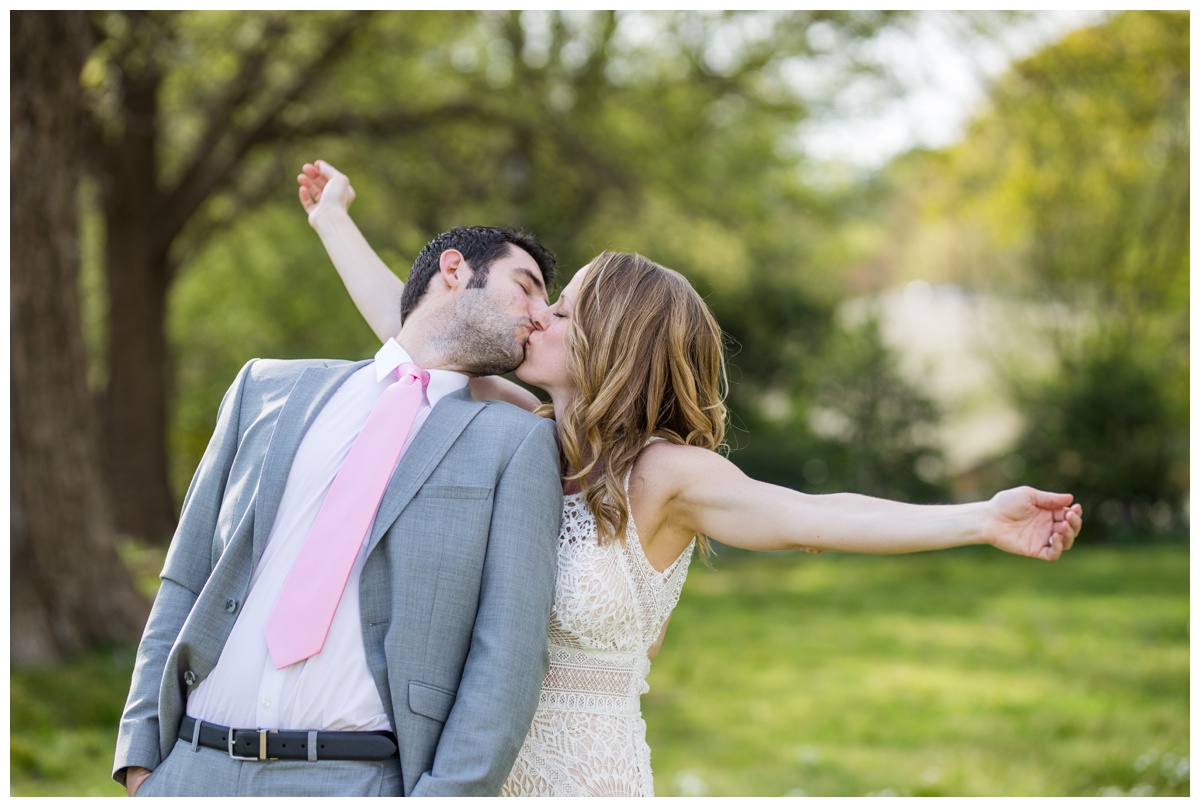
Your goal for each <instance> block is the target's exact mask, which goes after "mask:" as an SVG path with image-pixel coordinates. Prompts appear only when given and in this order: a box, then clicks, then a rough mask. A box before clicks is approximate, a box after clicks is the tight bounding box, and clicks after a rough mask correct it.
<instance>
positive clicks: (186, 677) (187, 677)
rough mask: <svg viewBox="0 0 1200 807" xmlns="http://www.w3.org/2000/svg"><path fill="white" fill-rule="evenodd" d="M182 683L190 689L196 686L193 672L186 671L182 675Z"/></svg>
mask: <svg viewBox="0 0 1200 807" xmlns="http://www.w3.org/2000/svg"><path fill="white" fill-rule="evenodd" d="M183 683H185V684H187V685H188V686H190V687H194V686H195V685H196V674H195V673H194V672H192V671H191V670H188V671H187V672H185V673H184V674H183Z"/></svg>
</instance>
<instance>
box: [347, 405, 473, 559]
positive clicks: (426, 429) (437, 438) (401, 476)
mask: <svg viewBox="0 0 1200 807" xmlns="http://www.w3.org/2000/svg"><path fill="white" fill-rule="evenodd" d="M482 410H483V404H481V403H479V402H478V401H475V400H472V399H471V393H470V391H469V390H468V389H466V388H464V389H462V390H459V391H457V392H452V393H450V394H449V395H447V396H446V397H444V398H442V399H441V400H440V401H438V403H437V406H435V407H433V411H431V412H430V413H429V417H428V418H427V419H426V421H425V423H424V424H422V426H421V430H420V431H419V432H417V436H416V437H414V438H413V441H412V444H411V445H409V447H408V450H407V451H405V452H404V456H403V457H401V458H400V464H399V465H398V466H396V470H395V472H394V473H393V474H392V478H391V480H390V481H389V482H388V486H387V489H386V490H384V492H383V499H382V500H381V501H380V504H379V512H378V513H376V515H375V524H374V526H373V527H372V528H371V539H370V542H369V544H368V548H367V551H368V552H370V551H372V550H374V549H375V545H376V544H378V543H379V539H380V538H382V537H383V534H384V533H385V532H387V530H388V528H389V527H391V526H392V523H393V522H394V521H395V520H396V519H397V518H398V517H399V516H400V513H401V512H402V511H403V510H404V508H405V507H407V506H408V503H409V502H410V501H412V498H413V496H415V495H416V494H417V491H418V490H420V488H421V486H422V485H423V484H425V480H426V479H428V478H429V475H430V474H431V473H433V469H434V468H436V467H437V464H438V463H439V462H440V461H441V459H442V457H444V456H445V455H446V452H447V451H449V450H450V446H452V445H453V444H454V441H455V440H456V439H458V436H459V435H460V434H462V430H463V429H465V428H466V427H467V424H468V423H470V422H471V419H472V418H474V417H475V415H477V414H479V412H481V411H482Z"/></svg>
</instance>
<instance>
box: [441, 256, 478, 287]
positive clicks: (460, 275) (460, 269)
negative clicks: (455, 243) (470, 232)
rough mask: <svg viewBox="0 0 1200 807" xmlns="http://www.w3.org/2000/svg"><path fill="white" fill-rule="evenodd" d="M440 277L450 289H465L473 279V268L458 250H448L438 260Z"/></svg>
mask: <svg viewBox="0 0 1200 807" xmlns="http://www.w3.org/2000/svg"><path fill="white" fill-rule="evenodd" d="M438 276H439V277H440V278H441V280H442V282H443V283H445V284H446V287H447V288H449V289H458V288H460V287H465V286H466V285H467V282H468V281H469V280H470V279H471V266H470V264H468V263H467V259H466V258H464V257H463V254H462V253H461V252H459V251H458V250H457V249H447V250H445V251H443V252H442V254H441V256H440V257H439V259H438Z"/></svg>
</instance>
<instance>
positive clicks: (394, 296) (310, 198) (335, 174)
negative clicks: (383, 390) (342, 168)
mask: <svg viewBox="0 0 1200 807" xmlns="http://www.w3.org/2000/svg"><path fill="white" fill-rule="evenodd" d="M296 181H297V182H299V183H300V204H302V205H303V206H304V211H305V212H306V213H308V224H309V226H311V227H312V228H313V229H314V230H316V231H317V235H318V236H320V238H321V243H322V244H323V245H324V246H325V251H326V252H327V253H329V259H330V260H331V261H333V266H334V268H335V269H337V272H338V275H339V276H340V277H341V278H342V282H343V283H345V284H346V290H347V291H348V292H350V299H351V300H353V301H354V305H355V306H357V307H358V312H359V313H360V314H362V316H363V319H365V320H366V321H367V325H369V326H370V327H371V330H372V331H374V332H375V335H376V336H377V337H379V341H381V342H384V341H386V340H388V339H390V338H392V337H394V336H395V335H396V334H398V333H399V332H400V324H401V323H400V297H401V296H402V295H403V294H404V283H403V281H401V280H400V278H398V277H396V275H395V274H393V272H392V270H391V269H389V268H388V267H387V264H385V263H384V262H383V261H382V260H380V259H379V256H378V255H376V254H375V250H373V249H371V245H370V244H368V243H367V239H366V238H364V237H363V234H362V233H361V232H360V231H359V229H358V225H356V224H355V223H354V220H353V219H351V218H350V204H351V203H352V202H353V201H354V188H352V187H351V186H350V180H349V179H347V177H346V175H345V174H343V173H341V172H339V171H338V170H337V169H336V168H334V167H333V166H332V165H330V164H329V163H327V162H324V161H322V160H317V161H316V163H315V164H313V163H305V164H304V168H303V171H302V173H301V174H300V175H299V176H298V177H296Z"/></svg>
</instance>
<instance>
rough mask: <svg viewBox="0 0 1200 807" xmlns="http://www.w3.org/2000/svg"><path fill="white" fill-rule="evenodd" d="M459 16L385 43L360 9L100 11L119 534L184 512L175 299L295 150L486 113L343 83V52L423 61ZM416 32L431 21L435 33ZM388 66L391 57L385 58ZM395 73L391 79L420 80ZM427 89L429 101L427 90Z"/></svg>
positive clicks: (93, 148)
mask: <svg viewBox="0 0 1200 807" xmlns="http://www.w3.org/2000/svg"><path fill="white" fill-rule="evenodd" d="M455 18H456V15H454V14H447V15H443V16H438V17H436V18H435V17H427V16H420V17H414V18H412V19H410V20H408V22H410V23H413V24H412V25H408V26H404V27H402V28H401V27H394V28H395V30H391V31H390V33H391V34H393V35H394V37H395V39H394V40H393V41H389V42H387V43H379V42H374V43H372V42H369V41H365V39H366V38H367V37H369V35H370V32H371V30H372V29H371V28H370V27H369V26H367V24H366V22H367V19H368V15H366V14H362V13H356V12H336V13H308V14H293V13H285V12H265V13H235V12H200V13H180V12H165V11H144V12H123V11H111V12H97V13H96V14H95V15H93V17H92V22H93V26H94V35H95V39H96V45H95V48H94V49H93V51H92V53H91V56H90V58H89V59H88V61H87V63H86V65H85V66H84V69H83V72H82V81H83V85H84V88H85V90H86V92H87V95H88V100H89V104H88V108H89V110H90V113H91V114H90V116H89V117H88V118H87V119H86V121H84V123H85V124H86V129H85V131H86V134H87V140H86V143H87V157H88V166H89V168H90V171H91V173H92V174H93V176H95V177H96V178H97V180H98V182H97V184H98V188H99V198H100V207H101V210H102V212H103V216H104V233H103V241H104V255H103V265H104V274H105V278H106V298H107V306H108V316H107V319H106V322H107V330H106V333H105V339H104V341H105V349H106V362H105V366H104V373H103V374H102V375H103V376H104V385H105V391H104V395H103V414H104V421H103V422H104V445H105V448H106V451H105V452H104V457H105V460H106V465H107V472H108V481H109V486H110V489H111V492H112V497H113V506H114V508H115V513H116V520H117V526H118V528H119V529H120V530H121V531H122V532H125V533H129V534H132V535H135V536H139V537H141V538H144V539H150V540H166V539H167V538H169V537H170V535H171V533H172V531H173V529H174V523H175V512H176V508H175V505H174V503H173V501H172V496H171V494H170V491H169V488H168V482H167V474H166V453H165V451H166V449H165V445H166V443H165V439H166V427H167V390H168V380H169V378H170V373H171V365H170V361H169V358H170V357H169V355H168V350H167V343H166V337H165V329H164V325H165V317H166V305H167V294H168V291H169V290H170V288H171V286H172V283H173V282H174V281H175V279H176V278H177V276H178V274H179V271H180V269H181V267H182V266H183V265H184V264H185V263H186V262H187V260H188V258H189V257H190V256H191V255H192V254H193V253H194V252H195V251H196V250H197V249H199V248H200V247H201V246H202V245H203V244H204V243H205V242H206V240H207V239H209V238H210V237H212V235H213V233H214V232H216V231H218V230H220V229H221V228H223V227H225V226H228V225H229V224H230V223H231V222H233V221H236V220H237V219H238V218H239V217H240V216H242V215H244V214H245V212H246V211H247V210H249V209H251V208H253V207H254V206H256V205H257V204H259V203H260V202H261V201H262V200H263V199H264V198H266V197H267V195H268V194H269V193H270V192H272V191H273V190H275V189H277V188H278V187H279V183H280V179H281V177H286V176H288V175H289V174H293V173H296V171H297V169H298V165H297V164H296V159H295V158H294V157H293V156H292V155H293V154H294V153H295V152H294V151H293V150H291V149H289V148H287V147H288V146H292V145H293V141H297V140H300V139H301V138H308V139H311V138H315V137H319V136H322V135H329V134H341V133H345V132H350V131H383V132H388V133H389V134H401V133H404V132H407V131H412V130H416V129H421V128H423V127H431V126H436V125H437V124H438V123H439V122H443V121H446V120H448V119H454V120H455V121H459V122H461V121H465V120H468V119H472V118H473V116H478V115H482V114H483V113H482V112H481V110H480V109H479V108H478V107H477V106H475V105H474V104H470V103H464V102H462V101H460V100H458V99H455V98H454V97H453V88H450V89H449V90H448V91H445V92H439V91H438V90H437V89H435V88H436V87H437V84H436V82H435V81H433V80H432V78H433V77H431V76H415V78H421V79H423V82H421V83H422V86H424V87H425V89H426V91H425V92H423V93H415V92H414V93H410V94H407V95H406V97H405V98H404V99H402V101H401V102H399V103H397V102H396V101H400V100H401V99H394V98H393V99H389V103H387V104H381V103H377V104H375V105H374V106H373V107H368V106H366V105H364V104H363V103H362V102H361V100H360V99H358V98H355V97H354V95H353V93H352V92H347V85H346V84H345V83H342V84H340V85H337V86H333V85H334V82H333V81H332V77H333V76H335V75H336V74H337V68H338V67H339V66H340V65H341V64H342V63H343V62H345V61H346V60H347V59H348V56H349V55H351V54H354V53H357V52H359V51H360V50H362V49H367V50H370V51H372V52H374V53H376V54H378V53H380V52H381V51H383V50H384V44H387V45H389V46H391V47H395V48H398V49H399V50H400V52H402V53H406V54H410V55H411V54H417V53H419V52H420V51H421V50H422V48H423V47H424V46H425V44H426V42H425V41H424V39H423V38H433V39H438V38H441V37H442V36H444V35H445V34H446V33H447V32H448V29H447V27H446V26H449V25H453V23H454V20H455ZM416 23H436V24H435V25H433V26H432V28H433V30H431V26H430V25H429V24H416ZM380 61H381V62H382V63H383V64H381V65H380V68H379V69H380V70H382V69H386V68H387V67H390V66H391V58H388V57H387V56H385V57H384V58H382V59H381V60H380ZM414 72H415V71H414V70H413V69H412V68H411V67H410V69H409V70H407V71H403V70H397V71H395V72H393V73H391V74H390V76H389V77H390V78H391V79H392V80H397V81H399V80H402V79H404V78H414V76H413V75H412V74H413V73H414ZM431 90H432V91H431Z"/></svg>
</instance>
